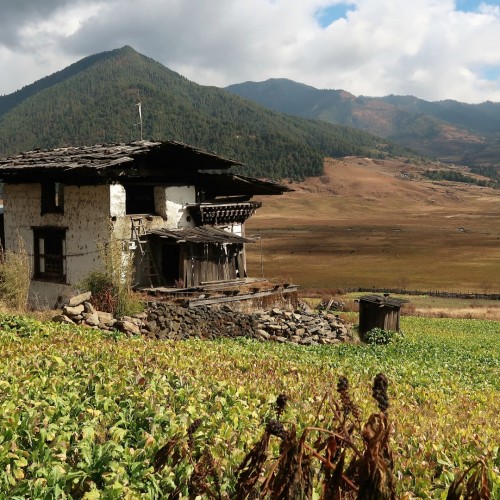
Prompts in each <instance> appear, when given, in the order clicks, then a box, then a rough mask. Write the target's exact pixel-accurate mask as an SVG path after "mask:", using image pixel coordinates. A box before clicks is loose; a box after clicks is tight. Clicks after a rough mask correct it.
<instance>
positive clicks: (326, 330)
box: [54, 294, 352, 345]
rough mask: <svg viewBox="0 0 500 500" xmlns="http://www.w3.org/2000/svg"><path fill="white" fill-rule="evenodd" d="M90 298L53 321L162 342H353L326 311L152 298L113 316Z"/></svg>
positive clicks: (75, 302) (77, 302) (68, 307)
mask: <svg viewBox="0 0 500 500" xmlns="http://www.w3.org/2000/svg"><path fill="white" fill-rule="evenodd" d="M89 300H90V294H81V295H79V296H77V297H73V299H71V301H70V302H69V304H68V305H66V306H64V307H63V310H62V314H60V315H58V316H56V317H55V318H54V321H60V322H65V323H74V324H84V325H87V326H89V327H92V328H99V329H101V330H108V331H111V330H119V331H121V332H124V333H126V334H129V335H144V336H145V337H147V338H150V339H160V340H169V339H170V340H186V339H190V338H202V339H215V338H218V337H250V338H255V339H259V340H263V341H264V340H265V341H276V342H282V343H284V342H293V343H296V344H301V345H319V344H335V343H340V342H346V341H351V340H352V335H351V333H350V327H349V325H348V324H347V323H346V322H344V321H343V320H341V319H340V318H339V317H338V316H336V315H334V314H331V313H328V312H319V313H312V312H307V311H304V310H296V311H288V310H282V309H277V308H276V309H273V310H272V311H267V312H255V313H253V314H244V313H239V312H235V311H232V310H231V309H230V308H228V307H223V308H221V309H215V308H214V309H212V308H210V307H208V306H200V307H195V308H185V307H180V306H178V305H175V304H171V303H166V302H148V303H147V304H146V311H145V312H143V313H140V314H137V315H134V316H125V317H122V318H119V319H115V318H113V316H112V315H111V314H109V313H104V312H101V311H96V310H95V309H94V308H93V307H92V304H91V303H90V302H89Z"/></svg>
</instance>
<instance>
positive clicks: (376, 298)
mask: <svg viewBox="0 0 500 500" xmlns="http://www.w3.org/2000/svg"><path fill="white" fill-rule="evenodd" d="M359 301H360V302H371V303H373V304H378V305H379V306H380V307H384V306H388V307H401V306H402V305H403V304H406V303H408V302H409V300H406V299H397V298H395V297H389V296H388V295H363V297H360V298H359Z"/></svg>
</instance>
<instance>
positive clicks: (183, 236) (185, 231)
mask: <svg viewBox="0 0 500 500" xmlns="http://www.w3.org/2000/svg"><path fill="white" fill-rule="evenodd" d="M147 234H154V235H157V236H160V237H161V238H166V239H169V240H172V241H174V242H176V243H254V242H255V241H256V240H255V239H253V238H246V237H243V236H238V235H237V234H234V233H229V232H228V231H224V230H222V229H217V228H215V227H211V226H201V227H183V228H180V229H153V230H151V231H148V233H147Z"/></svg>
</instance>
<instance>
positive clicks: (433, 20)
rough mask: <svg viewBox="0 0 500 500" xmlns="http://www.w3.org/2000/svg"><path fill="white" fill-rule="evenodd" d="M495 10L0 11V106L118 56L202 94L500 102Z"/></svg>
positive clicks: (296, 2) (111, 4)
mask: <svg viewBox="0 0 500 500" xmlns="http://www.w3.org/2000/svg"><path fill="white" fill-rule="evenodd" d="M496 3H498V2H497V1H496V0H489V1H486V2H477V1H473V0H456V1H453V0H391V1H390V2H387V0H336V1H335V0H333V1H332V0H141V2H137V1H136V0H43V2H41V1H40V0H15V1H12V0H0V7H1V8H0V12H1V16H0V74H1V75H2V77H1V78H0V94H7V93H10V92H13V91H15V90H17V89H19V88H21V87H22V86H23V85H27V84H30V83H32V82H33V81H35V80H37V79H39V78H42V77H43V76H46V75H49V74H51V73H53V72H55V71H57V70H60V69H63V68H64V67H65V66H67V65H69V64H71V63H73V62H75V61H77V60H78V59H80V58H82V57H85V56H88V55H90V54H95V53H98V52H102V51H104V50H112V49H115V48H119V47H122V46H124V45H130V46H132V47H134V48H135V49H136V50H138V51H139V52H141V53H143V54H145V55H147V56H149V57H152V58H154V59H156V60H157V61H159V62H161V63H162V64H164V65H165V66H167V67H169V68H170V69H173V70H174V71H177V72H179V73H181V74H182V75H184V76H186V77H187V78H189V79H190V80H192V81H195V82H197V83H200V84H203V85H215V86H219V87H222V86H225V85H229V84H231V83H239V82H243V81H248V80H253V81H261V80H266V79H268V78H290V79H292V80H295V81H298V82H301V83H306V84H308V85H312V86H314V87H317V88H332V89H344V90H347V91H349V92H351V93H353V94H356V95H369V96H381V95H387V94H399V95H415V96H417V97H420V98H422V99H426V100H440V99H456V100H460V101H464V102H482V101H485V100H491V101H500V51H499V50H498V47H500V7H499V6H498V5H496Z"/></svg>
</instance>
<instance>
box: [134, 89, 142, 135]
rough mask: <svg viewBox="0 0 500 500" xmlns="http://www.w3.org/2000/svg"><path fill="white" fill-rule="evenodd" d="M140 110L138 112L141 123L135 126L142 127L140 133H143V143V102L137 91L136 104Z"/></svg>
mask: <svg viewBox="0 0 500 500" xmlns="http://www.w3.org/2000/svg"><path fill="white" fill-rule="evenodd" d="M135 105H136V106H137V108H138V111H139V122H138V123H136V124H135V125H136V126H137V125H139V127H140V131H141V141H142V102H141V98H140V96H139V91H137V102H136V104H135Z"/></svg>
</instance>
